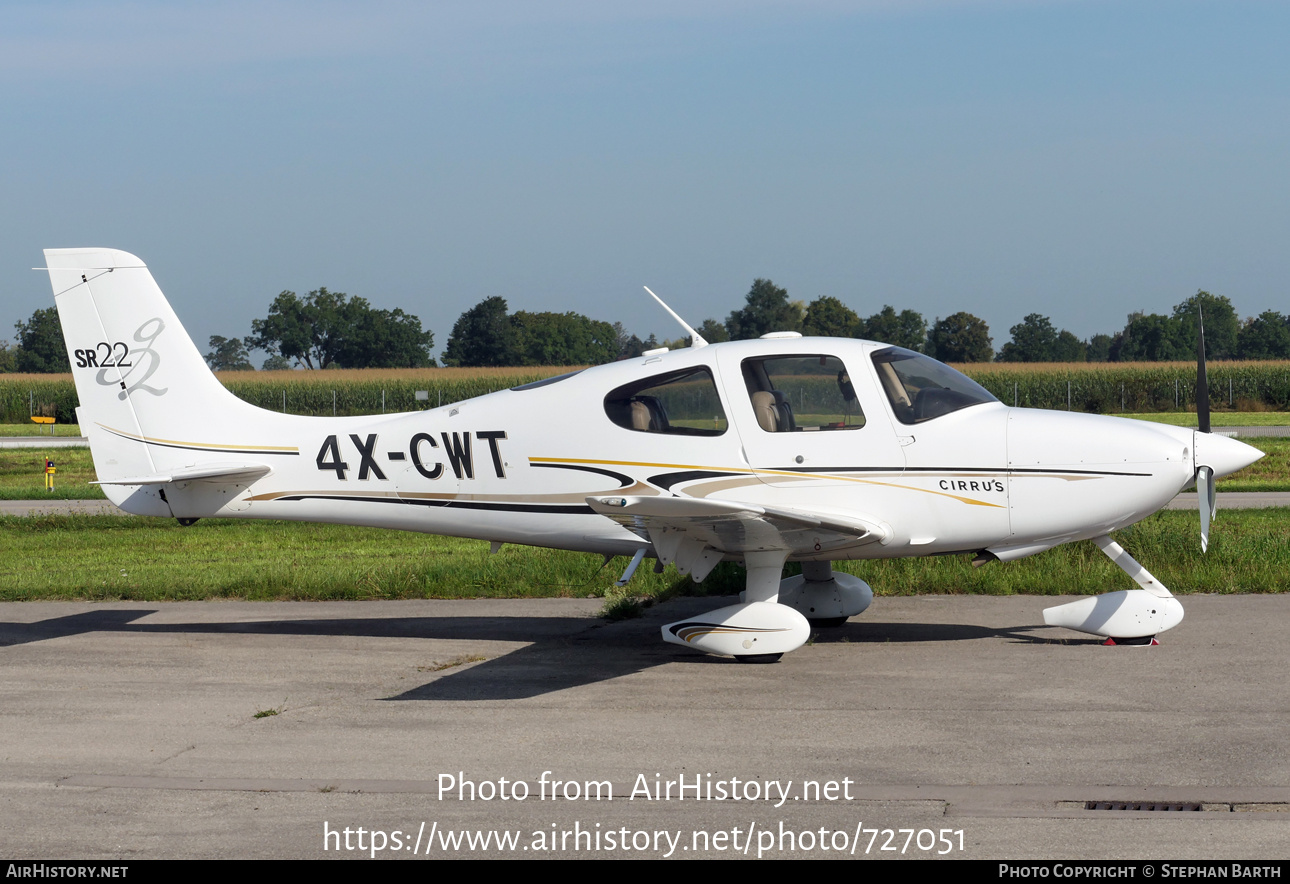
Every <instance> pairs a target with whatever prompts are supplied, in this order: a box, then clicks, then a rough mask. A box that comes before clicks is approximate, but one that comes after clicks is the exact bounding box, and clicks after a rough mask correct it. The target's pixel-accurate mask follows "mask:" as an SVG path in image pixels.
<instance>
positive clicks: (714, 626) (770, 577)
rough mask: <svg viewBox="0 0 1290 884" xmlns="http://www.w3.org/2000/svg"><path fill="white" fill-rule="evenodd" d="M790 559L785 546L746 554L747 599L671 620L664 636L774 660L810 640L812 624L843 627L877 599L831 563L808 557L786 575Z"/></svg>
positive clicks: (743, 657)
mask: <svg viewBox="0 0 1290 884" xmlns="http://www.w3.org/2000/svg"><path fill="white" fill-rule="evenodd" d="M787 559H788V553H787V552H786V551H784V550H764V551H759V552H750V553H746V554H745V555H744V565H745V567H746V568H747V569H748V579H747V584H746V585H747V589H746V590H745V591H744V593H743V599H744V600H743V601H742V602H740V603H739V604H737V605H729V606H727V607H724V608H719V609H717V610H715V611H711V612H709V613H707V614H704V615H702V616H700V617H695V618H693V619H691V620H680V621H677V622H676V623H669V624H668V625H667V626H664V627H663V639H664V640H665V641H669V642H672V643H674V644H678V645H684V646H685V647H690V648H698V649H699V650H701V651H706V652H708V653H709V654H724V655H727V656H732V657H734V658H736V659H737V660H738V661H739V662H740V663H774V662H776V661H778V660H779V658H780V657H782V656H783V655H784V654H786V653H788V652H789V651H794V650H796V649H798V648H800V647H801V646H802V645H804V644H806V640H807V639H808V638H810V636H811V627H812V626H815V627H817V628H818V627H821V626H840V625H842V624H843V623H845V622H846V620H847V618H848V617H854V616H855V615H856V614H859V613H860V612H861V611H863V610H864V609H865V608H867V607H869V603H870V602H871V601H873V590H871V589H870V588H869V584H867V583H865V582H864V581H863V580H861V579H860V578H859V577H853V576H852V575H850V574H842V573H839V572H837V571H834V570H833V569H832V568H831V567H830V563H829V562H803V563H802V573H801V574H800V575H798V576H796V577H789V578H787V579H785V580H781V579H780V574H781V573H782V572H783V568H784V562H785V561H787Z"/></svg>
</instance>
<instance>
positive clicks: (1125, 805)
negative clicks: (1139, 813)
mask: <svg viewBox="0 0 1290 884" xmlns="http://www.w3.org/2000/svg"><path fill="white" fill-rule="evenodd" d="M1084 809H1085V810H1197V811H1198V810H1203V809H1204V808H1203V807H1202V806H1201V805H1200V804H1190V803H1185V802H1184V803H1179V802H1176V801H1169V802H1166V801H1085V802H1084Z"/></svg>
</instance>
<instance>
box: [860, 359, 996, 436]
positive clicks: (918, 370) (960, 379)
mask: <svg viewBox="0 0 1290 884" xmlns="http://www.w3.org/2000/svg"><path fill="white" fill-rule="evenodd" d="M873 364H874V368H876V369H877V370H878V379H879V380H880V381H881V382H882V389H883V392H885V393H886V394H887V398H888V400H890V401H891V410H892V411H893V412H895V414H896V419H897V420H899V421H900V422H901V423H902V424H921V423H922V422H923V421H929V420H931V419H932V418H937V417H941V416H942V415H946V414H950V413H951V412H955V411H958V410H959V409H962V408H967V407H969V406H972V405H980V404H981V403H983V402H998V401H999V400H998V399H996V398H995V397H994V396H992V395H991V394H990V391H989V390H987V389H986V388H985V387H983V386H981V385H980V384H978V383H977V382H976V381H974V380H972V379H971V378H969V377H967V376H965V375H963V374H960V373H959V372H957V371H955V370H954V369H952V368H950V367H949V366H948V365H945V364H944V363H942V362H937V361H936V360H935V359H932V358H930V357H928V356H924V355H923V354H921V353H915V352H914V351H912V350H905V349H903V348H901V347H888V348H886V349H884V350H878V351H877V352H875V353H874V354H873Z"/></svg>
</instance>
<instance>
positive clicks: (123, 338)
mask: <svg viewBox="0 0 1290 884" xmlns="http://www.w3.org/2000/svg"><path fill="white" fill-rule="evenodd" d="M45 262H46V266H47V267H48V268H49V278H50V283H51V285H52V286H53V289H54V298H55V301H56V302H57V304H58V318H59V321H60V322H61V323H62V326H63V338H64V341H65V343H66V345H67V356H68V359H69V361H70V362H71V365H72V376H73V377H74V378H75V381H76V393H77V396H78V397H79V398H80V408H79V409H77V418H78V420H79V421H80V424H81V429H82V431H83V432H85V434H86V435H87V436H89V438H90V447H91V450H92V453H93V455H94V466H95V470H96V471H97V472H98V477H99V481H100V482H103V483H105V484H104V490H105V492H106V493H107V494H108V495H109V497H111V498H112V500H113V502H114V503H116V504H117V505H122V500H124V499H131V501H132V503H133V504H134V506H130V507H126V508H127V509H129V510H130V511H131V512H144V513H146V514H150V515H170V510H169V508H168V507H167V506H166V505H165V497H164V495H159V494H158V493H157V491H156V489H155V488H153V489H152V490H149V489H148V488H146V487H141V488H138V489H136V488H130V487H128V486H126V487H121V486H116V487H115V488H114V487H113V486H111V485H110V484H107V483H111V482H113V481H114V480H119V479H122V478H126V477H146V476H153V475H157V474H159V473H163V472H165V471H173V470H175V469H179V468H183V467H191V466H193V465H195V464H201V463H209V462H210V461H211V460H212V459H213V458H215V457H218V456H220V455H221V454H222V455H223V456H224V459H225V460H227V459H228V454H229V453H233V452H237V453H239V454H245V453H248V452H245V451H239V450H238V447H237V446H235V445H230V444H228V442H227V440H221V439H219V438H212V434H217V435H220V436H223V435H226V434H228V433H230V432H236V430H238V429H241V430H255V429H259V427H260V426H261V425H262V424H263V421H264V417H265V415H266V414H267V413H266V412H263V411H261V410H260V409H258V408H255V407H254V406H251V405H249V404H247V403H245V402H242V401H241V400H240V399H238V398H237V397H235V396H233V394H231V393H229V392H228V391H227V390H226V389H225V388H224V386H223V385H222V384H220V382H219V381H218V380H217V379H216V378H215V376H214V375H213V374H211V372H210V369H209V368H207V366H206V362H205V360H203V359H202V356H201V354H200V353H199V352H198V350H197V347H196V346H195V345H194V344H193V342H192V339H191V338H190V337H189V336H188V333H187V332H186V331H185V330H184V327H183V324H182V323H180V321H179V318H178V317H177V316H175V313H174V311H173V310H172V309H171V308H170V304H169V303H168V302H167V301H166V298H165V296H164V295H163V294H162V293H161V289H160V288H158V287H157V283H156V282H155V281H154V280H153V278H152V274H151V273H150V272H148V268H147V266H146V265H144V263H143V262H142V261H140V260H139V259H138V258H136V257H135V256H134V255H131V254H128V253H126V252H120V251H116V250H115V249H47V250H46V251H45ZM118 497H120V498H122V500H118V499H117V498H118Z"/></svg>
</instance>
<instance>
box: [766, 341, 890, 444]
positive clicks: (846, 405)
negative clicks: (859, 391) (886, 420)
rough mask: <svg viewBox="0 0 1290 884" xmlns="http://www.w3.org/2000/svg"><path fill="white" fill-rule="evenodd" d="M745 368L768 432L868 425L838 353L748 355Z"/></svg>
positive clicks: (842, 428)
mask: <svg viewBox="0 0 1290 884" xmlns="http://www.w3.org/2000/svg"><path fill="white" fill-rule="evenodd" d="M742 369H743V375H744V386H745V387H747V389H748V398H749V399H750V400H751V402H752V407H753V413H754V414H755V415H756V417H757V425H758V426H759V427H761V428H762V430H764V431H766V432H767V433H795V432H798V431H801V430H811V431H818V430H856V429H859V428H860V427H863V426H864V423H865V420H864V411H862V410H861V408H860V402H859V400H858V399H857V398H856V391H855V388H854V387H853V386H852V385H851V376H850V374H848V373H847V368H846V366H845V365H843V364H842V360H841V359H838V358H837V357H836V356H824V355H810V356H774V357H768V358H765V359H745V360H744V361H743V363H742Z"/></svg>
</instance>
